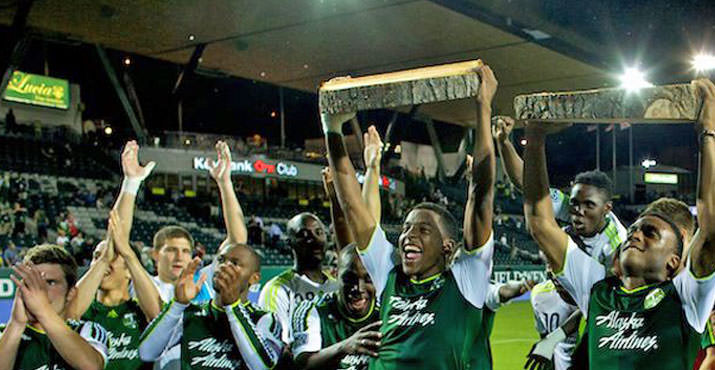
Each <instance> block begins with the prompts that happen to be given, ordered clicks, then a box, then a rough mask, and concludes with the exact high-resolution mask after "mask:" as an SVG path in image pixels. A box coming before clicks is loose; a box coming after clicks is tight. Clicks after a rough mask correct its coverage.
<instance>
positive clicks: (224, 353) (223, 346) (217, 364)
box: [187, 338, 240, 369]
mask: <svg viewBox="0 0 715 370" xmlns="http://www.w3.org/2000/svg"><path fill="white" fill-rule="evenodd" d="M187 347H188V349H189V350H191V351H198V352H203V353H206V355H204V356H201V355H198V354H192V355H191V356H190V358H191V366H201V367H211V368H215V369H237V368H239V365H240V364H239V362H238V361H236V360H235V359H231V358H229V357H228V354H229V353H231V352H232V351H237V349H236V348H235V346H234V345H233V343H232V342H231V341H229V340H223V341H218V340H216V338H206V339H203V340H199V341H189V343H188V345H187Z"/></svg>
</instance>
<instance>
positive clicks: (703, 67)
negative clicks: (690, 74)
mask: <svg viewBox="0 0 715 370" xmlns="http://www.w3.org/2000/svg"><path fill="white" fill-rule="evenodd" d="M692 63H693V68H694V69H695V71H696V72H705V71H710V70H713V69H715V55H713V54H703V53H701V54H698V55H696V56H695V57H693V62H692Z"/></svg>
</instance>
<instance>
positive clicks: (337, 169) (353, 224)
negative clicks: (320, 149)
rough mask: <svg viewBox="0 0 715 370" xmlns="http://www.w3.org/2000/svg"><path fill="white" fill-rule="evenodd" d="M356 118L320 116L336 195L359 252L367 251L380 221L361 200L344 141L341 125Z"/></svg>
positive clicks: (347, 115) (350, 115)
mask: <svg viewBox="0 0 715 370" xmlns="http://www.w3.org/2000/svg"><path fill="white" fill-rule="evenodd" d="M353 116H354V113H352V114H342V115H327V114H323V115H321V120H322V123H323V132H324V133H325V140H326V146H327V148H328V162H329V163H330V168H331V170H332V171H333V181H334V183H335V192H336V193H337V195H338V201H339V202H340V206H341V207H342V209H343V212H344V213H345V216H346V217H347V220H348V224H349V225H350V229H351V230H352V232H353V236H354V237H355V240H356V242H357V244H358V247H359V248H360V249H365V248H367V246H368V244H369V243H370V238H371V237H372V234H373V232H374V230H375V227H376V226H377V222H376V221H375V219H374V218H373V217H372V215H371V214H370V210H369V209H368V207H367V205H365V203H364V202H363V200H362V195H361V191H360V184H359V183H358V181H357V178H356V175H355V168H354V167H353V164H352V163H351V162H350V156H349V155H348V152H347V150H346V149H345V143H344V142H343V132H342V125H343V123H345V122H347V121H348V120H350V118H352V117H353Z"/></svg>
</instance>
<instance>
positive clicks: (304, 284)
mask: <svg viewBox="0 0 715 370" xmlns="http://www.w3.org/2000/svg"><path fill="white" fill-rule="evenodd" d="M323 274H324V275H325V281H324V282H323V283H316V282H314V281H313V280H310V279H309V278H308V277H307V276H305V275H303V274H299V273H297V272H295V270H293V269H288V270H285V271H284V272H282V273H281V274H280V275H278V276H276V277H274V278H273V279H271V280H269V281H268V282H267V283H266V285H265V286H264V287H263V289H262V290H261V295H260V297H259V298H258V306H259V307H261V308H262V309H264V310H266V311H269V312H273V313H275V314H276V316H277V317H278V320H279V321H280V323H281V326H282V328H283V333H282V335H281V339H282V340H283V342H285V343H287V344H290V343H291V342H292V341H293V340H292V335H291V330H290V328H291V324H290V323H291V317H293V312H294V311H295V309H296V307H298V305H299V304H300V303H301V302H303V301H317V300H318V299H320V298H321V297H322V296H323V295H324V294H327V293H331V292H334V291H337V290H338V282H337V281H336V280H335V279H334V278H333V277H332V276H330V275H329V274H328V273H327V272H323Z"/></svg>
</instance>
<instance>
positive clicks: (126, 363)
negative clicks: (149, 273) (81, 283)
mask: <svg viewBox="0 0 715 370" xmlns="http://www.w3.org/2000/svg"><path fill="white" fill-rule="evenodd" d="M82 319H84V320H88V321H93V322H96V323H98V324H100V325H102V327H104V328H105V329H106V330H107V335H108V337H109V353H108V355H107V366H105V369H108V370H123V369H151V367H152V364H151V363H146V362H142V360H141V359H140V358H139V337H140V336H141V334H142V332H143V331H144V329H146V327H147V324H148V323H147V321H146V318H145V316H144V313H143V312H142V310H141V308H139V304H138V303H137V302H136V301H134V300H130V301H126V302H124V303H121V304H119V305H117V306H114V307H108V306H105V305H103V304H101V303H99V302H97V301H96V300H95V301H94V302H92V304H91V305H90V306H89V308H88V309H87V311H86V312H85V313H84V315H83V316H82Z"/></svg>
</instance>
